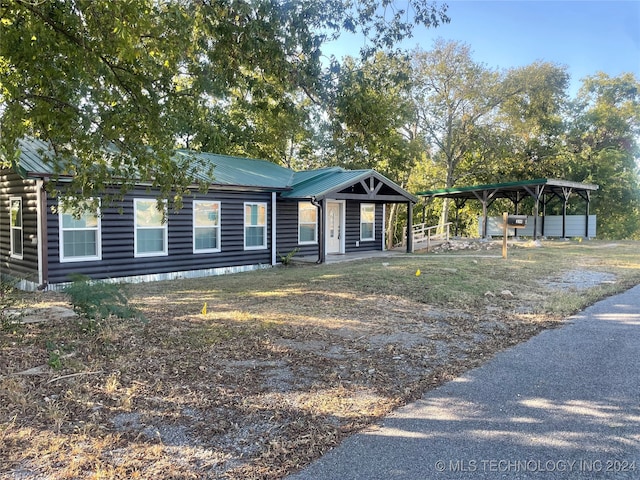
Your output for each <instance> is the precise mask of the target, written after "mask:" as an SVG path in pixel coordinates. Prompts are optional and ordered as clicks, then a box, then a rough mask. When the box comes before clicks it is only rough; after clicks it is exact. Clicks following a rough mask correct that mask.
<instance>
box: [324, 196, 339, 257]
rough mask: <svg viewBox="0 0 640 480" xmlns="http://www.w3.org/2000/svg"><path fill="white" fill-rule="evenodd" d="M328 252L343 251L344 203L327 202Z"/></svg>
mask: <svg viewBox="0 0 640 480" xmlns="http://www.w3.org/2000/svg"><path fill="white" fill-rule="evenodd" d="M326 232H327V233H326V236H327V244H326V245H327V253H342V203H339V202H327V230H326Z"/></svg>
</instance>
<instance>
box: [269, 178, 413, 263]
mask: <svg viewBox="0 0 640 480" xmlns="http://www.w3.org/2000/svg"><path fill="white" fill-rule="evenodd" d="M281 198H283V199H310V201H311V202H312V203H313V204H314V205H316V206H317V207H318V208H319V243H318V262H319V263H323V262H324V261H325V260H326V256H327V254H333V253H346V252H347V251H348V250H349V249H350V248H359V247H360V246H361V243H360V242H361V240H363V241H364V242H369V241H377V242H379V243H380V249H383V248H384V217H385V215H384V206H385V205H386V204H389V203H404V204H406V205H407V209H408V215H407V218H408V221H409V225H408V226H407V232H411V231H412V230H413V229H412V225H411V219H412V216H413V215H412V212H413V204H414V203H416V202H417V201H418V198H417V197H416V196H414V195H411V194H410V193H408V192H407V191H406V190H404V189H403V188H402V187H400V186H399V185H397V184H396V183H394V182H393V181H391V180H389V179H388V178H387V177H385V176H384V175H381V174H380V173H378V172H376V171H375V170H370V169H366V170H345V169H343V168H340V167H331V168H324V169H320V170H313V171H307V172H296V173H294V177H293V182H292V185H291V190H290V191H287V192H283V193H282V194H281ZM368 216H371V219H370V220H371V222H370V223H369V219H368V218H365V217H368ZM354 217H358V218H357V220H356V221H357V223H358V225H359V227H358V228H359V229H360V231H359V232H358V234H359V237H358V236H357V235H355V234H352V235H351V237H350V236H349V231H348V226H349V224H351V225H353V220H351V221H348V219H349V218H354ZM377 218H379V219H380V220H376V219H377ZM375 225H381V227H380V230H381V231H380V232H378V234H377V235H376V232H375ZM352 228H353V227H352ZM354 235H355V236H354ZM354 238H355V239H354ZM357 238H360V239H359V240H358V239H357ZM376 239H377V240H376ZM412 240H413V238H412V237H411V235H407V251H408V252H410V251H412V249H413V245H412Z"/></svg>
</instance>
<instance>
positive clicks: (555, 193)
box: [416, 178, 598, 238]
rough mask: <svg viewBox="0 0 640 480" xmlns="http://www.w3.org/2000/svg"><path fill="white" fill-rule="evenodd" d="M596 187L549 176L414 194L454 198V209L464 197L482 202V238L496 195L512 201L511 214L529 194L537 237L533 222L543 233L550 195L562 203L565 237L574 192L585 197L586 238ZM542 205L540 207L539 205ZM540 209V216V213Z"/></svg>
mask: <svg viewBox="0 0 640 480" xmlns="http://www.w3.org/2000/svg"><path fill="white" fill-rule="evenodd" d="M596 190H598V185H594V184H590V183H580V182H572V181H568V180H558V179H551V178H539V179H536V180H523V181H519V182H506V183H493V184H487V185H475V186H470V187H459V188H455V187H454V188H443V189H440V190H429V191H425V192H418V193H417V194H416V195H417V196H420V197H425V198H450V199H452V200H453V201H454V202H455V206H456V217H457V213H458V212H457V211H458V210H459V209H461V208H462V207H464V205H465V204H466V202H467V201H468V200H477V201H479V202H480V203H481V204H482V216H483V218H484V222H483V225H484V229H483V234H482V236H483V238H486V237H487V223H488V222H487V220H488V214H487V212H488V209H489V207H490V206H491V204H492V203H493V202H494V201H495V200H497V199H498V198H507V199H509V200H511V201H512V202H513V205H514V210H515V212H514V213H515V214H518V213H520V212H519V207H520V203H521V202H522V200H523V199H525V198H526V197H533V198H534V200H535V202H534V207H533V221H534V226H533V231H534V232H535V236H536V237H537V232H538V229H537V222H538V219H541V221H542V235H543V236H544V216H545V214H546V206H547V205H548V204H549V202H551V201H553V200H554V199H557V200H559V201H560V202H561V203H562V237H563V238H565V231H566V216H567V204H568V203H569V198H570V197H571V195H573V194H577V195H578V196H579V197H581V198H582V199H583V200H584V201H585V204H586V206H585V216H586V219H587V221H586V222H585V224H586V228H585V237H586V238H589V221H588V218H589V204H590V201H591V192H594V191H596ZM541 206H542V211H541V209H540V207H541ZM541 213H542V216H541Z"/></svg>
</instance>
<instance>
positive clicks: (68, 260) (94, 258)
mask: <svg viewBox="0 0 640 480" xmlns="http://www.w3.org/2000/svg"><path fill="white" fill-rule="evenodd" d="M63 214H64V211H63V208H62V202H60V203H58V224H59V237H58V239H59V241H58V243H59V247H60V263H72V262H95V261H99V260H102V220H101V218H100V204H99V203H98V211H97V212H96V219H97V221H98V225H97V226H96V228H64V227H63V225H62V215H63ZM76 230H95V231H96V252H97V255H87V256H85V257H65V256H64V232H70V231H76Z"/></svg>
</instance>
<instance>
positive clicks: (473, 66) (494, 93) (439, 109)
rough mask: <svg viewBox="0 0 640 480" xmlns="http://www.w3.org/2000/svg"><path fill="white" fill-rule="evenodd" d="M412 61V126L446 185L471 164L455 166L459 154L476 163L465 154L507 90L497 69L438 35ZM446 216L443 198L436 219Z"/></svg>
mask: <svg viewBox="0 0 640 480" xmlns="http://www.w3.org/2000/svg"><path fill="white" fill-rule="evenodd" d="M413 61H414V68H413V73H414V80H413V82H414V88H415V93H414V98H415V103H416V106H417V110H418V127H419V129H420V131H421V133H422V135H424V138H425V140H426V142H427V144H429V145H431V146H432V149H433V156H432V159H433V161H434V162H435V163H437V164H439V165H441V166H443V167H444V169H445V171H446V175H445V178H444V185H442V186H443V187H445V188H449V187H452V186H453V185H454V184H455V183H456V182H457V181H459V180H460V179H462V178H464V177H465V176H466V175H468V174H469V173H470V171H471V168H472V166H471V165H468V166H467V168H465V170H464V171H463V170H461V169H460V168H459V166H460V164H461V162H463V161H464V160H465V159H466V160H467V161H471V163H472V164H474V165H473V168H477V167H481V166H482V165H481V164H480V162H476V161H474V158H475V157H474V156H472V155H471V154H472V152H473V149H474V146H476V145H478V143H479V140H480V139H481V137H482V128H483V126H485V125H488V124H490V123H491V121H492V119H493V118H494V116H495V113H496V107H497V106H498V105H499V104H500V103H501V102H502V101H504V99H505V97H506V96H507V95H508V94H509V92H510V90H509V89H508V88H506V87H507V86H508V85H505V84H504V83H503V81H502V80H503V78H502V76H501V75H500V73H498V72H497V71H494V70H490V69H488V68H487V67H486V66H484V65H482V64H480V63H477V62H475V61H474V60H473V59H472V57H471V50H470V47H469V46H468V45H466V44H463V43H459V42H446V41H444V40H442V39H439V40H437V41H436V42H435V44H434V47H433V49H432V50H430V51H427V52H425V51H416V52H414V53H413ZM447 217H448V203H447V202H446V201H445V203H444V206H443V209H442V218H441V221H442V223H444V222H446V221H447V220H446V219H447Z"/></svg>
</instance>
